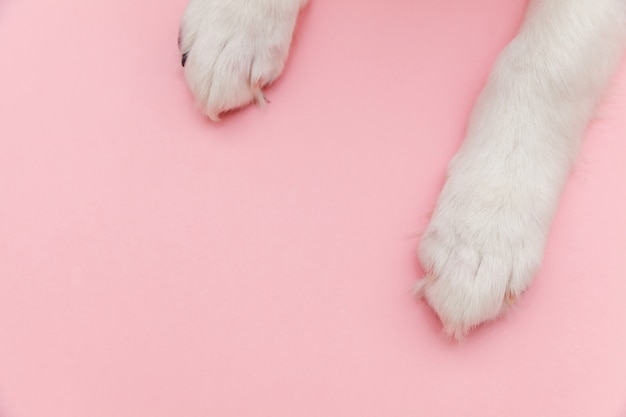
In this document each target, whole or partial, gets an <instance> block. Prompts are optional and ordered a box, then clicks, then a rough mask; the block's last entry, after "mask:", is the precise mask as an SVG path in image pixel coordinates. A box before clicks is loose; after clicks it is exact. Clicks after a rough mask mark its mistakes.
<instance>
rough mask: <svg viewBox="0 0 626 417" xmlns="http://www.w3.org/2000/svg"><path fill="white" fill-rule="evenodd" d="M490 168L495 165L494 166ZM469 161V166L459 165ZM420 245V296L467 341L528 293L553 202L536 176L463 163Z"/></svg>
mask: <svg viewBox="0 0 626 417" xmlns="http://www.w3.org/2000/svg"><path fill="white" fill-rule="evenodd" d="M487 163H488V162H487ZM461 164H463V166H460V165H461ZM454 165H456V167H455V169H454V170H452V171H451V173H450V177H449V178H448V180H447V182H446V185H445V187H444V189H443V191H442V193H441V196H440V198H439V201H438V203H437V207H436V209H435V211H434V214H433V218H432V220H431V222H430V224H429V225H428V227H427V229H426V231H425V233H424V235H423V237H422V241H421V243H420V249H419V258H420V261H421V263H422V266H423V267H424V270H425V271H426V277H425V278H424V279H422V280H421V281H419V282H418V284H417V286H416V292H417V293H418V294H419V295H421V296H423V297H424V298H425V300H426V301H427V302H428V304H429V305H430V306H431V307H432V308H433V309H434V310H435V312H436V313H437V314H438V316H439V317H440V319H441V321H442V323H443V325H444V330H445V332H446V333H447V334H448V335H449V336H451V337H454V338H456V339H460V338H462V337H463V336H464V335H465V334H466V333H467V332H468V331H469V330H471V329H472V328H473V327H474V326H476V325H478V324H480V323H483V322H485V321H488V320H492V319H494V318H496V317H498V316H499V315H501V314H502V313H503V312H505V311H506V310H507V309H508V308H509V307H510V306H511V305H513V304H514V303H515V301H516V299H517V298H518V297H519V296H520V294H521V293H522V292H523V291H524V290H525V289H526V288H528V286H529V285H530V283H531V281H532V279H533V277H534V275H535V273H536V271H537V270H538V268H539V266H540V263H541V260H542V257H543V250H544V247H545V240H546V235H547V232H548V229H549V225H550V220H551V217H552V208H551V207H552V204H551V200H552V199H551V198H544V197H546V196H544V195H542V192H541V191H540V190H538V189H537V188H535V187H540V184H539V183H536V182H533V181H535V180H536V179H533V176H532V174H531V173H528V175H527V176H526V177H522V178H523V179H522V180H521V181H520V180H519V178H518V179H516V178H514V177H512V176H511V175H510V174H509V173H508V172H509V171H507V170H506V169H503V170H502V171H501V172H499V173H498V170H497V169H496V170H493V169H491V170H490V168H494V167H493V164H491V165H487V169H484V167H485V165H486V164H485V161H473V164H465V163H464V162H462V161H461V162H459V161H457V162H456V163H455V164H454Z"/></svg>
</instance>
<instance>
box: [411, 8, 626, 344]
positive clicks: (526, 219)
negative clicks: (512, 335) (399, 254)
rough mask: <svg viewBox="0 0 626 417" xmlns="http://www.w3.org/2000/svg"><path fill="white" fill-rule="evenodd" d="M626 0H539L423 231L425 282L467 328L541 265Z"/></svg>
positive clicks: (449, 327)
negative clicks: (557, 207) (551, 225)
mask: <svg viewBox="0 0 626 417" xmlns="http://www.w3.org/2000/svg"><path fill="white" fill-rule="evenodd" d="M624 12H625V3H624V1H623V0H535V1H532V2H531V4H530V8H529V11H528V13H527V17H526V21H525V23H524V24H523V26H522V29H521V31H520V33H519V35H518V36H517V37H516V38H515V39H514V40H513V41H512V42H511V43H510V44H509V45H508V47H507V48H506V49H505V50H504V51H503V52H502V54H501V55H500V57H499V58H498V61H497V63H496V65H495V68H494V70H493V73H492V75H491V77H490V78H489V81H488V82H487V85H486V86H485V89H484V90H483V92H482V94H481V96H480V98H479V100H478V103H477V105H476V108H475V110H474V112H473V115H472V118H471V121H470V126H469V129H468V134H467V138H466V139H465V142H464V143H463V146H462V147H461V149H460V150H459V152H458V153H457V155H456V156H455V157H454V159H453V160H452V162H451V163H450V166H449V169H448V179H447V182H446V184H445V186H444V188H443V191H442V193H441V195H440V197H439V201H438V202H437V206H436V208H435V212H434V214H433V217H432V220H431V222H430V224H429V225H428V228H427V229H426V232H425V234H424V236H423V238H422V241H421V246H420V250H419V255H420V260H421V262H422V265H423V266H424V268H425V269H426V271H427V277H426V278H425V279H424V280H422V281H421V282H420V283H419V284H418V286H417V290H418V292H419V293H420V294H422V295H423V296H424V297H425V299H426V301H427V302H428V303H429V304H430V305H431V306H432V307H433V309H434V310H435V311H436V312H437V314H438V315H439V317H440V318H441V320H442V321H443V323H444V327H445V330H446V332H447V333H448V334H450V335H452V336H454V337H456V338H459V337H461V336H462V335H463V334H465V333H466V332H467V331H468V330H469V329H471V328H472V327H473V326H475V325H477V324H479V323H482V322H484V321H487V320H491V319H494V318H496V317H497V316H499V315H500V314H501V313H502V312H503V311H506V309H507V307H508V306H509V305H510V304H512V303H513V302H514V301H515V300H516V299H517V298H518V297H519V296H520V294H521V293H522V292H523V291H524V290H525V289H526V288H528V286H529V285H530V283H531V281H532V279H533V277H534V275H535V273H536V271H537V269H538V268H539V266H540V263H541V260H542V256H543V250H544V246H545V242H546V237H547V234H548V230H549V228H550V223H551V220H552V217H553V215H554V212H555V209H556V205H557V203H558V198H559V195H560V194H561V189H562V187H563V183H564V181H565V179H566V178H567V175H568V173H569V170H570V166H571V163H572V161H573V158H574V156H575V154H576V151H577V148H578V145H579V142H580V140H581V138H582V136H583V134H584V131H585V127H586V125H587V122H588V120H589V118H590V117H591V116H592V113H593V110H594V108H595V106H596V104H597V102H598V100H599V99H600V98H601V96H602V92H603V90H604V87H605V86H606V84H607V82H608V80H609V78H610V75H611V74H612V73H613V71H614V69H615V67H616V66H617V64H618V62H619V58H620V56H621V53H622V48H623V40H624V29H625V15H624Z"/></svg>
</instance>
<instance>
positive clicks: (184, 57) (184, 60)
mask: <svg viewBox="0 0 626 417" xmlns="http://www.w3.org/2000/svg"><path fill="white" fill-rule="evenodd" d="M188 55H189V52H185V53H184V54H183V59H182V60H181V64H182V65H183V67H184V66H185V62H187V56H188Z"/></svg>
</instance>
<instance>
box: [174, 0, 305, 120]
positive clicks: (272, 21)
mask: <svg viewBox="0 0 626 417" xmlns="http://www.w3.org/2000/svg"><path fill="white" fill-rule="evenodd" d="M305 2H306V0H191V1H190V3H189V5H188V6H187V9H186V10H185V13H184V15H183V18H182V22H181V29H180V49H181V52H182V53H183V54H187V62H186V64H185V78H186V79H187V83H188V84H189V87H190V88H191V90H192V91H193V93H194V95H195V97H196V100H197V101H198V104H199V105H200V107H201V108H202V110H203V112H204V113H205V114H206V115H208V116H209V118H211V119H212V120H214V121H217V120H219V115H220V113H223V112H225V111H228V110H233V109H236V108H239V107H242V106H245V105H247V104H249V103H251V102H252V101H257V102H258V103H259V104H261V105H263V104H264V102H265V100H264V97H263V92H262V89H263V87H265V86H267V85H269V84H271V83H272V82H273V81H274V80H275V79H276V78H277V77H278V76H279V75H280V73H281V72H282V71H283V68H284V66H285V60H286V59H287V55H288V53H289V46H290V45H291V37H292V34H293V30H294V27H295V24H296V18H297V17H298V12H299V10H300V7H301V6H303V5H304V3H305Z"/></svg>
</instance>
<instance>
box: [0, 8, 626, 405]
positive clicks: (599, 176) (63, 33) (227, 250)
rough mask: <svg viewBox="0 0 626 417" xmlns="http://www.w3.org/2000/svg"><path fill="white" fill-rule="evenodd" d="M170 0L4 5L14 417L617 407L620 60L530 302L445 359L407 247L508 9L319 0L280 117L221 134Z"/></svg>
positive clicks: (448, 350)
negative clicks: (190, 70)
mask: <svg viewBox="0 0 626 417" xmlns="http://www.w3.org/2000/svg"><path fill="white" fill-rule="evenodd" d="M184 6H185V0H149V1H148V0H136V1H127V0H106V1H104V0H103V1H99V2H96V1H85V0H54V1H44V0H5V1H3V2H1V3H0V59H1V62H2V65H1V67H0V68H1V70H2V72H1V75H2V76H1V77H0V92H1V93H0V115H1V117H2V122H1V123H0V138H1V139H0V167H1V175H0V198H1V201H0V409H2V411H1V413H2V415H3V416H4V417H172V416H176V417H247V416H250V417H294V416H295V417H326V416H328V417H352V416H354V417H368V416H371V417H387V416H389V417H405V416H406V417H408V416H412V417H415V416H428V417H438V416H441V417H455V416H463V417H492V416H494V417H495V416H502V417H516V416H520V417H522V416H525V417H528V416H568V417H576V416H581V417H582V416H585V417H589V416H593V417H599V416H618V415H620V414H622V413H623V412H624V411H625V410H626V324H625V323H626V303H625V302H624V297H625V295H626V279H625V278H626V251H625V249H626V216H624V213H625V212H626V198H625V197H626V195H625V194H626V191H625V184H626V165H625V164H624V163H623V161H624V157H625V153H626V144H625V142H624V136H625V135H626V118H624V117H623V115H624V114H625V113H626V67H624V68H623V69H622V71H621V72H620V74H618V76H617V79H616V81H615V83H614V85H613V87H612V89H611V93H610V95H609V97H608V99H607V103H606V104H605V106H604V107H603V109H602V111H601V118H600V119H599V120H598V121H596V122H595V123H594V124H593V126H592V127H591V129H590V131H589V134H588V137H587V139H586V142H585V146H584V148H583V150H582V155H581V158H580V159H579V163H578V165H577V168H576V171H575V172H574V174H573V175H572V178H571V181H570V182H569V183H568V186H567V189H566V191H565V195H564V197H563V200H562V204H561V207H560V211H559V214H558V216H557V219H556V221H555V223H554V227H553V229H552V232H551V235H550V240H549V244H548V250H547V255H546V260H545V263H544V266H543V269H542V271H541V273H540V274H539V276H538V277H537V279H536V281H535V284H534V286H533V287H532V288H531V290H530V291H529V292H528V293H527V294H526V295H525V296H524V298H523V300H522V302H521V304H520V306H519V309H518V310H517V311H516V312H515V314H513V315H512V316H511V317H510V318H508V319H507V320H505V321H501V322H498V323H495V324H492V325H489V326H486V327H484V328H481V329H480V330H479V331H477V332H476V333H475V334H473V335H472V336H471V337H470V338H469V339H468V340H467V341H466V342H465V343H464V344H462V345H460V346H455V345H452V344H450V343H447V342H446V341H445V340H444V339H443V338H442V337H441V333H440V331H441V329H440V325H439V323H438V321H437V319H436V317H435V316H434V315H433V314H432V313H431V311H430V310H429V309H428V308H427V307H426V306H425V305H423V304H421V303H419V302H417V301H415V300H414V299H412V297H411V295H410V287H411V284H412V283H413V282H414V280H415V279H417V278H418V277H419V275H420V269H419V267H418V265H417V262H416V256H415V249H416V247H417V242H418V240H417V239H416V238H414V237H411V236H414V235H415V234H416V232H419V231H420V230H422V229H423V227H424V225H425V224H426V221H427V219H428V216H429V211H430V210H431V208H432V207H433V204H434V201H435V198H436V195H437V192H438V190H439V189H440V187H441V185H442V181H443V174H444V170H445V166H446V164H447V162H448V160H449V159H450V157H451V155H452V154H453V153H454V151H455V149H456V148H457V147H458V145H459V143H460V141H461V140H462V137H463V131H464V128H465V125H466V121H467V117H468V113H469V111H470V109H471V105H472V102H473V100H474V99H475V97H476V95H477V93H478V91H479V90H480V88H481V85H482V84H483V83H484V80H485V78H486V76H487V74H488V71H489V68H490V65H491V64H492V62H493V60H494V58H495V56H496V55H497V53H498V51H499V50H500V49H501V48H502V47H503V45H505V44H506V42H507V41H508V40H509V39H510V38H511V37H512V36H513V35H514V33H515V30H516V27H517V26H518V24H519V22H520V20H521V18H522V14H523V10H524V6H525V1H524V0H472V1H467V0H438V1H426V0H395V1H374V0H313V1H312V3H311V5H310V7H309V8H308V9H307V10H306V12H305V13H304V14H303V15H302V16H301V21H300V27H299V30H298V32H297V38H296V42H295V47H294V50H293V53H292V59H291V61H290V63H289V65H288V67H287V69H286V72H285V74H284V76H283V77H282V78H281V79H280V81H279V82H278V83H277V84H276V85H275V86H274V87H273V88H271V89H270V90H269V91H268V92H267V95H268V97H269V99H270V100H271V101H272V104H271V105H270V106H269V107H268V108H267V109H266V110H265V111H261V110H259V109H257V108H248V109H246V110H244V111H242V112H239V113H237V114H236V115H233V116H230V117H227V118H226V120H224V121H223V122H222V123H221V124H213V123H210V122H208V121H207V120H205V119H203V118H202V117H201V116H200V115H199V114H198V113H197V112H196V111H195V109H194V105H193V103H192V100H191V98H190V95H189V92H188V91H187V89H186V87H185V85H184V82H183V78H182V74H181V68H180V63H179V61H180V60H179V55H178V52H177V49H176V38H177V32H178V19H179V16H180V14H181V12H182V10H183V8H184Z"/></svg>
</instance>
